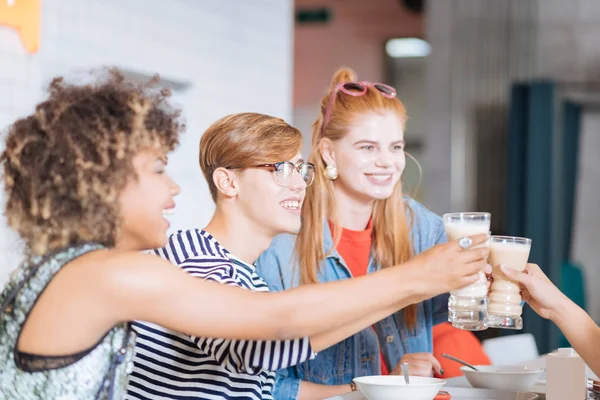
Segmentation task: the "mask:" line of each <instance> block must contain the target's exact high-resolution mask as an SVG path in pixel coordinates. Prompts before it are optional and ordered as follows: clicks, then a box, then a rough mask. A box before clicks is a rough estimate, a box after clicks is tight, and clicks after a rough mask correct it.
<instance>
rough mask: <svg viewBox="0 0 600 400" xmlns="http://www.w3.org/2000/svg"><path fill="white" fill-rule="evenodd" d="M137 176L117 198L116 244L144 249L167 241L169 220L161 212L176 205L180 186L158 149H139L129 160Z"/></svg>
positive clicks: (169, 210) (122, 247)
mask: <svg viewBox="0 0 600 400" xmlns="http://www.w3.org/2000/svg"><path fill="white" fill-rule="evenodd" d="M132 164H133V167H134V169H135V172H136V174H137V179H131V180H130V181H129V183H128V184H127V186H126V187H125V189H124V190H123V192H122V193H121V196H120V198H119V201H120V209H121V219H122V224H121V229H120V232H119V237H118V238H117V247H119V248H121V249H127V250H144V249H152V248H157V247H162V246H164V245H165V244H166V240H167V229H168V228H169V221H167V219H166V218H165V217H164V214H168V213H170V212H171V211H172V210H173V208H174V207H175V203H174V202H173V197H174V196H175V195H177V194H178V193H179V191H180V188H179V186H177V184H176V183H175V182H173V180H172V179H171V178H170V177H169V176H168V175H167V173H166V171H165V167H166V157H165V155H164V154H162V153H160V152H157V151H151V150H149V151H142V152H140V153H138V154H137V155H136V156H135V157H134V158H133V160H132Z"/></svg>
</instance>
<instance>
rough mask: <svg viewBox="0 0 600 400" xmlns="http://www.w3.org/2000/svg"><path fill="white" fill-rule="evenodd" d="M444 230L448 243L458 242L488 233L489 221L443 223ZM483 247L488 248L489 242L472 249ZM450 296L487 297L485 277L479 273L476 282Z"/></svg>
mask: <svg viewBox="0 0 600 400" xmlns="http://www.w3.org/2000/svg"><path fill="white" fill-rule="evenodd" d="M444 228H445V230H446V236H447V237H448V240H449V241H453V240H460V239H461V238H464V237H469V236H475V235H479V234H484V233H488V232H489V231H490V221H489V220H487V221H468V220H467V221H465V220H460V221H444ZM485 246H489V241H488V242H486V243H484V244H481V245H479V246H473V248H476V247H485ZM450 294H453V295H455V296H459V297H463V296H470V297H484V296H486V295H487V277H486V276H485V274H484V273H483V272H480V273H479V280H478V281H477V282H475V283H473V284H471V285H469V286H466V287H464V288H462V289H458V290H453V291H452V292H450Z"/></svg>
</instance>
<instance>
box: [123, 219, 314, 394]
mask: <svg viewBox="0 0 600 400" xmlns="http://www.w3.org/2000/svg"><path fill="white" fill-rule="evenodd" d="M154 252H155V253H156V254H157V255H159V256H160V257H162V258H164V259H167V260H169V261H171V262H172V263H174V264H176V265H178V266H179V267H180V268H183V269H184V270H185V271H186V272H187V273H189V274H190V275H192V276H196V277H200V278H203V279H206V280H209V281H214V282H219V283H223V284H227V285H231V286H239V287H242V288H245V289H248V290H253V291H257V292H268V291H269V289H268V287H267V285H266V284H265V282H264V281H263V279H262V278H261V277H259V276H258V275H257V273H256V270H255V267H254V265H250V264H247V263H245V262H243V261H241V260H239V259H238V258H236V257H235V256H233V255H232V254H231V253H229V252H228V251H227V250H226V249H225V248H223V247H222V246H221V245H220V244H219V243H218V242H217V241H216V240H215V239H214V238H213V237H212V236H211V235H210V234H209V233H207V232H205V231H203V230H190V231H179V232H178V233H176V234H174V235H172V236H171V237H170V238H169V241H168V244H167V246H165V247H163V248H161V249H156V250H154ZM215 301H218V299H215ZM200 306H202V305H200ZM205 306H210V305H205ZM134 329H135V331H136V332H137V342H136V351H135V353H136V354H135V358H134V369H133V372H132V374H131V376H130V378H129V384H128V388H127V397H126V399H128V400H133V399H240V400H241V399H244V400H246V399H248V400H250V399H252V400H254V399H256V400H258V399H273V396H272V394H271V392H272V390H273V385H274V383H275V372H274V371H276V370H278V369H281V368H287V367H290V366H293V365H296V364H299V363H302V362H304V361H306V360H308V359H311V358H314V356H315V354H314V353H313V352H312V349H311V347H310V343H309V339H308V338H303V339H295V340H285V341H244V340H225V339H212V338H205V337H195V336H189V335H186V334H183V333H178V332H174V331H171V330H169V329H166V328H163V327H161V326H158V325H155V324H152V323H149V322H135V323H134Z"/></svg>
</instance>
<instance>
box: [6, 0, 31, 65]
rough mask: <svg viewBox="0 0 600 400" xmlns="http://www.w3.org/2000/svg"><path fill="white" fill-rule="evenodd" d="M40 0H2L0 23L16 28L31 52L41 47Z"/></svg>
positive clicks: (26, 47)
mask: <svg viewBox="0 0 600 400" xmlns="http://www.w3.org/2000/svg"><path fill="white" fill-rule="evenodd" d="M40 1H41V0H0V25H6V26H9V27H11V28H14V29H16V30H17V32H19V35H20V36H21V40H22V42H23V45H24V46H25V50H27V51H28V52H29V53H35V52H36V51H38V49H39V47H40V14H41V5H40Z"/></svg>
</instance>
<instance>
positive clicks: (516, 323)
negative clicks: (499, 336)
mask: <svg viewBox="0 0 600 400" xmlns="http://www.w3.org/2000/svg"><path fill="white" fill-rule="evenodd" d="M490 241H491V244H490V264H491V265H492V270H493V272H492V276H493V277H494V283H493V284H492V290H491V292H490V296H489V304H488V326H490V327H494V328H505V329H523V317H521V314H522V313H523V307H522V305H521V304H522V300H523V298H522V297H521V290H520V288H519V285H518V284H517V283H515V282H511V281H509V280H508V278H507V277H506V275H504V274H503V273H502V271H501V270H500V265H505V266H507V267H508V268H512V269H514V270H517V271H520V272H522V271H524V270H525V268H526V267H527V259H528V258H529V250H530V249H531V239H527V238H520V237H514V236H492V238H491V240H490Z"/></svg>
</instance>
